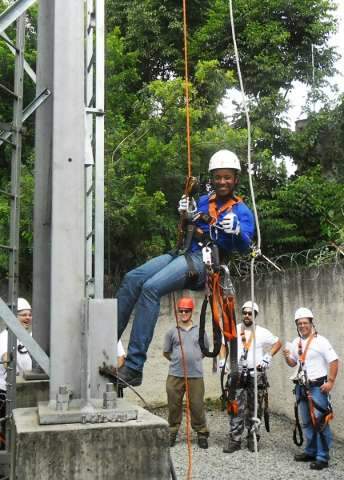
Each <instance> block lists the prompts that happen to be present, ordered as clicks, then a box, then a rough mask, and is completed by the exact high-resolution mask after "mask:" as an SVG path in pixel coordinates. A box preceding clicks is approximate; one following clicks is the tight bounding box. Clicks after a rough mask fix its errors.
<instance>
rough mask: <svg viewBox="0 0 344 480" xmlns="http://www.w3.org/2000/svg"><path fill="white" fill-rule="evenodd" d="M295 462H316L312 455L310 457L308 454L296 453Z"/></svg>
mask: <svg viewBox="0 0 344 480" xmlns="http://www.w3.org/2000/svg"><path fill="white" fill-rule="evenodd" d="M294 460H295V462H312V461H314V460H315V457H312V455H308V453H306V452H302V453H295V455H294Z"/></svg>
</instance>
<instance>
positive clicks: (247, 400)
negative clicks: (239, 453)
mask: <svg viewBox="0 0 344 480" xmlns="http://www.w3.org/2000/svg"><path fill="white" fill-rule="evenodd" d="M241 312H242V322H241V323H239V324H238V325H237V331H238V370H239V384H238V387H237V388H236V391H235V400H236V402H237V406H238V412H237V414H236V415H234V414H233V412H231V413H230V415H229V438H228V442H227V443H226V446H225V447H224V449H223V451H224V452H225V453H233V452H235V451H236V450H240V449H241V440H242V436H243V434H244V430H245V427H246V428H247V448H248V449H249V450H250V451H251V452H254V439H253V431H252V427H253V426H254V423H253V421H252V418H253V417H254V403H255V402H254V356H253V353H254V352H253V345H254V339H255V343H256V352H255V353H256V355H255V356H256V359H255V360H256V367H257V383H258V406H259V408H258V417H259V418H261V417H262V404H263V398H262V396H263V394H264V390H263V387H264V384H265V378H264V377H263V376H265V371H266V369H267V368H269V366H270V364H271V360H272V357H273V356H274V355H275V354H276V353H277V352H278V350H279V349H280V348H281V342H280V340H279V339H278V337H276V336H275V335H273V333H271V332H270V331H269V330H268V329H267V328H263V327H261V326H260V325H256V328H255V329H254V328H253V326H254V324H253V317H252V315H253V314H254V316H255V320H256V317H257V315H258V313H259V308H258V305H257V304H256V303H254V304H253V309H252V302H251V301H247V302H245V303H244V305H243V306H242V307H241ZM229 385H230V382H229ZM259 438H260V435H259V432H258V433H257V442H258V441H259Z"/></svg>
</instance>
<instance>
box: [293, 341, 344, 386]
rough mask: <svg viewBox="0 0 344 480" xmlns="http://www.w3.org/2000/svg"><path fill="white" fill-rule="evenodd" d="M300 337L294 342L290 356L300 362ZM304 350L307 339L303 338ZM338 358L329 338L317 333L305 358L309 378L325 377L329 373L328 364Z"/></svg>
mask: <svg viewBox="0 0 344 480" xmlns="http://www.w3.org/2000/svg"><path fill="white" fill-rule="evenodd" d="M299 341H300V337H297V338H295V339H294V340H293V342H292V348H291V351H290V358H291V359H292V360H294V362H298V360H299V355H298V347H299ZM301 344H302V352H304V351H305V348H306V344H307V339H303V338H301ZM337 359H338V355H337V354H336V352H335V351H334V350H333V347H332V345H331V344H330V342H329V341H328V340H327V338H325V337H323V336H322V335H317V336H316V337H314V338H313V340H312V341H311V343H310V344H309V347H308V351H307V353H306V359H305V366H304V368H305V370H306V372H307V377H308V378H309V380H316V379H317V378H321V377H325V376H326V375H327V374H328V365H329V363H331V362H333V361H334V360H337Z"/></svg>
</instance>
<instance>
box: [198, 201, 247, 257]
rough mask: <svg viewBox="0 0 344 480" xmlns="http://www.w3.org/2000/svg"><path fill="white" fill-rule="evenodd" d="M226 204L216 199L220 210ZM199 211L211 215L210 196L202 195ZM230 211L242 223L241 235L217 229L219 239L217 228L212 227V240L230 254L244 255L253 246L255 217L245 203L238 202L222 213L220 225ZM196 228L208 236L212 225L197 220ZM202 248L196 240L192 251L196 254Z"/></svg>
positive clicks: (219, 218) (219, 219) (218, 220)
mask: <svg viewBox="0 0 344 480" xmlns="http://www.w3.org/2000/svg"><path fill="white" fill-rule="evenodd" d="M224 203H225V201H223V200H221V199H219V198H217V199H216V205H217V207H218V208H221V206H222V205H223V204H224ZM197 211H198V212H202V213H207V214H209V196H208V195H202V196H201V197H200V198H199V200H198V202H197ZM230 211H232V212H233V213H235V215H236V216H237V217H238V219H239V222H240V233H239V235H234V234H228V233H225V232H224V231H223V230H220V229H217V238H216V236H215V228H214V227H211V229H212V232H211V233H212V239H213V241H214V242H215V243H216V244H217V245H218V246H219V247H220V248H221V249H222V250H223V251H224V252H226V253H229V252H232V251H238V252H240V253H244V252H246V251H247V250H248V248H249V246H250V245H251V242H252V239H253V235H254V232H255V222H254V216H253V213H252V212H251V210H250V209H249V208H248V206H247V205H246V204H245V203H244V202H238V203H236V204H235V205H233V207H232V209H230V208H229V209H227V210H225V211H224V212H222V213H221V214H220V215H219V217H218V219H217V222H218V223H219V222H221V220H222V219H223V217H224V216H225V215H226V214H227V213H228V212H230ZM196 226H197V227H198V228H201V229H202V231H203V232H204V233H206V234H208V233H209V230H210V225H209V224H208V223H206V222H204V221H202V220H197V221H196ZM201 248H202V247H200V246H199V245H198V242H197V240H195V239H194V240H193V241H192V244H191V251H192V252H196V251H197V250H200V249H201Z"/></svg>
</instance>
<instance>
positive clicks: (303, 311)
mask: <svg viewBox="0 0 344 480" xmlns="http://www.w3.org/2000/svg"><path fill="white" fill-rule="evenodd" d="M300 318H311V319H313V318H314V315H313V313H312V311H311V310H310V309H309V308H305V307H301V308H298V309H297V310H296V312H295V322H297V321H298V320H299V319H300Z"/></svg>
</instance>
